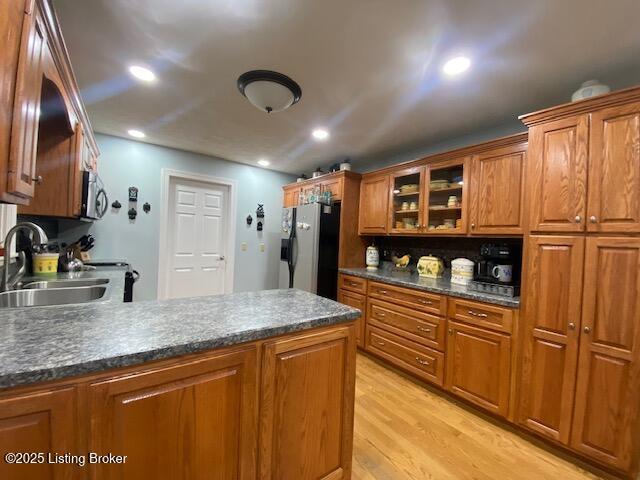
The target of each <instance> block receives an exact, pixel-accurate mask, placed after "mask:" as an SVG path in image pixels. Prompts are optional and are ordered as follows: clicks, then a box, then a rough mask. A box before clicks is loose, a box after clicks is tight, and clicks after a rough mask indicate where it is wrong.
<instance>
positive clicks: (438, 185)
mask: <svg viewBox="0 0 640 480" xmlns="http://www.w3.org/2000/svg"><path fill="white" fill-rule="evenodd" d="M444 188H449V181H448V180H431V181H430V182H429V190H442V189H444Z"/></svg>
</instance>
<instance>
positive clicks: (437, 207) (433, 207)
mask: <svg viewBox="0 0 640 480" xmlns="http://www.w3.org/2000/svg"><path fill="white" fill-rule="evenodd" d="M447 208H449V207H447V206H446V205H429V210H446V209H447Z"/></svg>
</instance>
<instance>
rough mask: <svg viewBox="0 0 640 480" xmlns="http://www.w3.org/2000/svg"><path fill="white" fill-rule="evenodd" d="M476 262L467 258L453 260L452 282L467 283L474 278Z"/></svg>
mask: <svg viewBox="0 0 640 480" xmlns="http://www.w3.org/2000/svg"><path fill="white" fill-rule="evenodd" d="M473 266H474V263H473V262H472V261H471V260H468V259H466V258H456V259H455V260H451V283H457V284H458V285H467V284H468V283H469V282H470V281H471V280H473Z"/></svg>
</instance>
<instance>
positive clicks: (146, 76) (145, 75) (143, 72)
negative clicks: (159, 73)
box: [129, 65, 156, 82]
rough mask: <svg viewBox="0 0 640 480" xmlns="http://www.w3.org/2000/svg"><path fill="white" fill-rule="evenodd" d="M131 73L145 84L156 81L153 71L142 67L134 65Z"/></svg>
mask: <svg viewBox="0 0 640 480" xmlns="http://www.w3.org/2000/svg"><path fill="white" fill-rule="evenodd" d="M129 73H130V74H131V75H133V76H134V77H136V78H137V79H138V80H142V81H143V82H153V81H154V80H155V79H156V74H155V73H153V72H152V71H151V70H149V69H148V68H145V67H141V66H140V65H132V66H130V67H129Z"/></svg>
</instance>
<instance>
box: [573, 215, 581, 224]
mask: <svg viewBox="0 0 640 480" xmlns="http://www.w3.org/2000/svg"><path fill="white" fill-rule="evenodd" d="M574 220H575V221H576V223H580V222H581V221H582V217H581V216H580V215H576V218H575V219H574Z"/></svg>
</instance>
